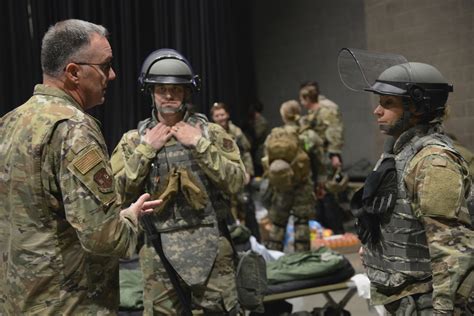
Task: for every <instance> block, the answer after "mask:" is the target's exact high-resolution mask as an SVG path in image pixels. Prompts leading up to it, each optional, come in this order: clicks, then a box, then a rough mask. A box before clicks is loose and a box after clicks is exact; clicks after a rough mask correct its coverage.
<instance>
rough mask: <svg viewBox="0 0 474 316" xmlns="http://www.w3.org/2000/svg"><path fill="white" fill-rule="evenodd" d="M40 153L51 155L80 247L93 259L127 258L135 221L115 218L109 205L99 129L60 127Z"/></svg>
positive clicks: (111, 195) (109, 181) (110, 183)
mask: <svg viewBox="0 0 474 316" xmlns="http://www.w3.org/2000/svg"><path fill="white" fill-rule="evenodd" d="M58 149H60V150H58ZM46 151H49V152H52V153H54V154H53V155H54V157H55V158H54V161H55V162H54V165H55V173H56V175H57V179H56V181H57V182H58V183H59V187H60V191H61V194H62V201H63V205H64V212H65V216H66V220H67V221H68V222H69V223H70V224H71V226H72V227H73V228H74V229H75V230H76V232H77V236H78V238H79V241H80V243H81V245H82V247H83V248H84V249H85V250H86V251H89V252H91V253H94V254H98V255H113V256H130V255H131V254H132V253H133V251H134V249H135V246H136V242H137V231H138V219H137V217H136V215H135V214H134V213H132V212H128V211H125V212H122V213H121V212H120V208H119V207H118V205H116V204H115V201H116V195H115V190H114V179H113V176H112V171H111V167H110V163H109V160H108V154H107V151H106V147H105V143H104V140H103V137H102V135H101V133H100V130H99V128H98V127H97V126H91V125H90V123H84V122H79V123H77V122H72V121H65V122H62V123H60V124H59V125H58V126H57V128H56V130H55V132H54V133H53V136H52V139H51V141H50V143H49V145H48V146H47V147H46Z"/></svg>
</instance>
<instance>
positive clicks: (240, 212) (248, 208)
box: [210, 102, 260, 241]
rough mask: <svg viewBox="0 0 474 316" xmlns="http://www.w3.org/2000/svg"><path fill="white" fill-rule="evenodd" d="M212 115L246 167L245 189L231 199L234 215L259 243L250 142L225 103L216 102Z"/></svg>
mask: <svg viewBox="0 0 474 316" xmlns="http://www.w3.org/2000/svg"><path fill="white" fill-rule="evenodd" d="M210 114H211V118H212V120H213V121H214V122H215V123H217V124H219V125H220V126H222V128H224V129H225V131H226V132H227V133H228V134H229V135H231V136H232V137H233V139H234V141H235V143H236V144H237V146H238V147H239V150H240V155H241V157H242V161H243V163H244V166H245V188H244V189H243V190H242V191H240V192H239V193H237V194H235V195H233V196H232V197H231V210H232V214H233V215H234V218H237V219H239V220H240V221H241V222H243V224H244V225H245V226H247V228H249V229H250V231H251V233H252V235H253V236H255V238H256V239H257V241H260V228H259V226H258V223H257V219H256V217H255V204H254V201H253V199H252V195H251V187H250V181H251V179H252V177H253V175H254V168H253V162H252V155H251V153H250V150H251V146H250V142H249V141H248V139H247V137H246V136H245V134H244V133H243V132H242V130H241V129H240V128H239V127H238V126H236V125H235V124H234V123H232V121H231V120H230V111H229V109H228V107H227V105H225V103H223V102H215V103H214V104H213V105H212V108H211V113H210Z"/></svg>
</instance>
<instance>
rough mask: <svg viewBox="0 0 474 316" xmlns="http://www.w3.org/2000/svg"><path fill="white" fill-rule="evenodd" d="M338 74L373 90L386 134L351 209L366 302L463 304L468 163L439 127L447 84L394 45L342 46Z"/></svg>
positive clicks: (468, 276) (403, 306)
mask: <svg viewBox="0 0 474 316" xmlns="http://www.w3.org/2000/svg"><path fill="white" fill-rule="evenodd" d="M339 73H340V75H341V79H342V81H343V83H344V84H345V85H346V86H347V87H349V88H350V89H353V90H356V91H361V90H365V91H370V92H373V93H376V94H378V95H380V102H379V105H378V106H377V107H376V108H375V110H374V115H375V116H376V117H377V122H378V124H379V128H380V130H381V132H382V133H383V134H386V135H388V136H389V137H388V138H387V140H386V143H385V152H384V153H383V154H382V156H381V158H380V160H379V161H378V162H377V164H376V167H375V168H374V171H373V172H372V173H371V174H370V175H369V176H368V177H367V179H366V182H365V185H364V187H363V188H362V189H361V190H360V191H358V192H357V193H356V194H355V196H354V198H353V200H352V202H351V208H352V211H353V213H354V215H355V216H356V217H357V220H358V230H359V231H358V233H359V237H360V238H361V241H362V243H363V247H362V251H361V253H362V258H363V263H364V266H365V267H366V270H367V275H368V277H369V279H370V281H371V299H372V303H373V304H377V305H381V304H383V305H385V307H386V309H387V310H388V311H389V313H390V314H393V315H433V314H434V315H445V314H447V315H452V314H460V313H462V312H463V311H465V310H467V309H469V306H468V305H469V304H468V303H467V302H468V301H469V297H471V298H472V285H473V280H474V272H473V267H474V262H473V251H474V248H473V247H474V246H473V245H474V244H473V243H474V233H473V230H472V222H471V219H470V216H469V210H468V208H467V202H466V201H467V200H468V199H469V195H470V186H471V180H470V177H469V172H468V167H467V165H466V162H465V161H464V159H463V158H462V157H461V155H460V154H459V153H458V152H456V151H455V150H454V149H453V146H452V142H451V140H450V139H449V138H448V137H447V136H446V135H445V134H444V132H443V130H442V126H441V122H442V118H443V114H444V110H445V107H446V101H447V99H448V94H449V92H452V91H453V88H452V85H450V84H448V83H447V80H446V79H445V78H444V77H443V75H442V74H441V73H440V72H439V70H437V69H436V68H435V67H433V66H431V65H428V64H424V63H413V62H408V61H407V60H406V59H405V58H404V57H403V56H400V55H395V54H381V53H370V52H366V51H361V50H355V49H343V50H341V52H340V54H339Z"/></svg>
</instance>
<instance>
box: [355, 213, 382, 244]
mask: <svg viewBox="0 0 474 316" xmlns="http://www.w3.org/2000/svg"><path fill="white" fill-rule="evenodd" d="M356 226H357V236H358V237H359V239H360V241H361V242H362V244H364V245H375V244H376V243H377V242H379V241H380V236H381V232H380V219H379V217H378V216H376V215H364V216H361V217H359V218H358V219H357V222H356Z"/></svg>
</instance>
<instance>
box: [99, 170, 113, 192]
mask: <svg viewBox="0 0 474 316" xmlns="http://www.w3.org/2000/svg"><path fill="white" fill-rule="evenodd" d="M94 182H95V183H97V185H98V186H99V189H100V190H102V191H108V190H109V189H110V188H111V187H112V184H113V181H112V176H111V175H110V174H109V173H108V172H107V170H106V169H105V168H101V169H99V170H98V171H97V172H96V173H95V174H94Z"/></svg>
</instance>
